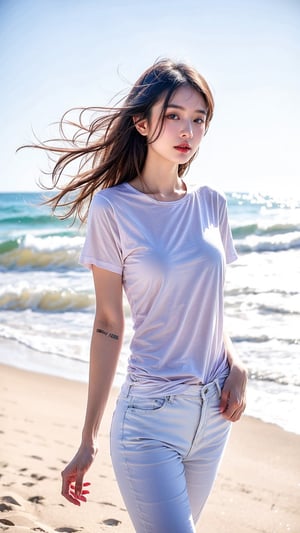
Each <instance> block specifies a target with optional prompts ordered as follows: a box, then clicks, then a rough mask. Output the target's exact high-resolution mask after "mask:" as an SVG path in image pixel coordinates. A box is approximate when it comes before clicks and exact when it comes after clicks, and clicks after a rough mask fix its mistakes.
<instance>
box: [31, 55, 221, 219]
mask: <svg viewBox="0 0 300 533" xmlns="http://www.w3.org/2000/svg"><path fill="white" fill-rule="evenodd" d="M183 85H189V86H191V87H192V88H193V89H195V90H196V91H197V92H199V93H200V94H201V95H202V96H203V98H204V99H205V102H206V105H207V117H206V130H207V128H208V126H209V123H210V121H211V119H212V116H213V109H214V100H213V96H212V93H211V91H210V88H209V86H208V84H207V82H206V81H205V79H204V78H203V77H202V76H201V74H199V72H197V70H195V69H194V68H193V67H191V66H189V65H187V64H185V63H174V62H173V61H171V60H169V59H162V60H159V61H156V62H155V63H154V64H153V65H152V66H151V67H149V68H148V69H147V70H146V71H145V72H144V73H143V74H142V75H141V76H140V78H139V79H138V80H137V81H136V83H135V84H134V86H133V87H132V89H131V91H130V93H129V94H128V96H127V97H126V99H125V100H124V103H121V104H119V105H118V107H113V108H108V107H93V108H91V107H88V108H81V109H77V110H75V111H77V112H78V113H79V119H78V120H77V122H74V121H73V120H71V119H70V118H69V117H70V116H71V113H73V112H74V109H71V110H69V111H67V112H66V113H65V114H64V115H63V117H62V119H61V121H60V126H59V131H60V139H59V144H58V145H56V143H57V141H55V140H50V141H45V142H42V143H39V144H33V145H31V146H32V147H35V148H40V149H42V150H45V151H47V152H48V153H49V154H51V153H53V154H55V155H56V156H57V157H58V159H57V161H56V162H55V164H54V167H53V169H52V171H51V175H52V184H51V185H50V186H46V185H45V184H44V183H42V182H41V181H40V186H41V187H42V188H43V189H47V190H56V191H57V190H58V191H59V192H56V194H55V195H53V196H51V198H50V199H47V200H46V201H45V203H47V204H49V205H51V207H52V210H53V212H55V210H56V209H57V208H58V207H63V208H64V210H63V213H61V211H60V214H58V215H57V216H59V217H60V218H68V217H75V218H76V217H78V218H79V219H80V220H81V221H84V220H85V219H86V216H87V211H88V208H89V205H90V202H91V200H92V197H93V194H94V193H95V191H96V190H98V189H105V188H108V187H113V186H114V185H118V184H120V183H122V182H125V181H126V182H129V181H131V180H132V179H133V178H135V177H136V176H140V175H141V173H142V171H143V167H144V164H145V161H146V156H147V139H146V138H145V137H144V136H142V135H140V134H139V133H138V131H137V129H136V127H135V124H134V121H136V118H137V117H138V120H143V119H149V118H150V115H151V109H152V107H153V105H154V104H155V103H156V102H157V101H158V100H160V99H161V98H164V100H163V105H162V113H161V117H160V123H159V125H158V131H157V134H156V138H155V139H157V137H158V136H159V135H160V133H161V130H162V127H163V116H164V113H165V110H166V108H167V106H168V103H169V101H170V98H171V97H172V95H173V93H174V92H175V91H176V90H177V89H178V88H179V87H181V86H183ZM91 112H92V113H97V118H95V119H94V120H90V122H89V123H88V124H87V125H86V124H85V123H84V122H85V117H86V116H87V115H88V114H89V113H91ZM67 126H73V127H75V133H74V135H73V136H72V137H71V138H70V139H69V138H68V136H67V135H66V127H67ZM155 139H152V141H150V142H153V141H154V140H155ZM195 155H196V154H195ZM195 155H194V156H193V157H192V158H191V159H190V160H189V161H188V162H187V163H185V164H183V165H179V166H178V175H179V176H182V175H183V174H184V173H185V172H186V171H187V170H188V168H189V166H190V164H191V162H192V160H193V159H194V157H195ZM74 162H77V163H78V164H79V165H78V171H77V172H76V174H75V175H73V177H71V178H70V180H69V181H68V183H67V184H64V183H63V182H64V180H63V174H64V173H65V171H66V169H69V168H70V165H71V164H73V163H74Z"/></svg>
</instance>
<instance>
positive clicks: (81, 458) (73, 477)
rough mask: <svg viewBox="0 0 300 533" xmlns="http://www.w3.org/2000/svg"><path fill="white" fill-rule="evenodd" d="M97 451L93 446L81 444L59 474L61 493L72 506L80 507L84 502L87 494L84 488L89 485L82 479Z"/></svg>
mask: <svg viewBox="0 0 300 533" xmlns="http://www.w3.org/2000/svg"><path fill="white" fill-rule="evenodd" d="M97 451H98V450H97V447H96V446H94V445H87V444H81V446H80V448H79V450H78V452H77V453H76V455H75V456H74V458H73V459H72V461H71V462H70V463H69V464H68V466H66V468H65V469H64V470H63V472H62V473H61V476H62V491H61V493H62V495H63V496H64V497H65V498H66V499H67V500H68V501H69V502H71V503H73V504H74V505H80V504H81V502H86V495H87V494H89V490H87V489H86V487H88V486H89V485H90V483H88V482H87V483H84V482H83V478H84V476H85V474H86V472H87V470H88V469H89V468H90V466H91V464H92V462H93V461H94V459H95V457H96V454H97Z"/></svg>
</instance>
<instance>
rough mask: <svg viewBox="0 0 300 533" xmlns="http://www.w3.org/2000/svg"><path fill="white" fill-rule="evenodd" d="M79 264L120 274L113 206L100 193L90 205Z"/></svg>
mask: <svg viewBox="0 0 300 533" xmlns="http://www.w3.org/2000/svg"><path fill="white" fill-rule="evenodd" d="M79 263H81V264H82V265H84V266H86V267H87V268H91V267H92V265H95V266H97V267H99V268H103V269H104V270H109V271H111V272H115V273H116V274H122V270H123V261H122V251H121V243H120V235H119V231H118V225H117V221H116V217H115V213H114V209H113V206H112V205H111V203H110V202H109V201H108V200H107V199H106V198H105V197H104V195H103V194H101V192H99V193H97V194H96V195H95V196H94V198H93V200H92V202H91V205H90V209H89V214H88V221H87V231H86V237H85V242H84V245H83V248H82V251H81V254H80V257H79Z"/></svg>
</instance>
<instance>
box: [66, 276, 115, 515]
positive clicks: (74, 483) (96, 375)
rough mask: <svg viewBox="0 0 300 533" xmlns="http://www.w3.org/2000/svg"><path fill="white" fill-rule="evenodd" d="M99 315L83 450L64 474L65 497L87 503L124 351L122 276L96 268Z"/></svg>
mask: <svg viewBox="0 0 300 533" xmlns="http://www.w3.org/2000/svg"><path fill="white" fill-rule="evenodd" d="M93 277H94V286H95V295H96V313H95V320H94V326H93V333H92V339H91V350H90V372H89V387H88V400H87V407H86V416H85V422H84V426H83V430H82V441H81V444H80V447H79V449H78V451H77V453H76V455H75V456H74V458H73V459H72V461H71V462H70V463H69V464H68V466H67V467H66V468H65V469H64V471H63V472H62V495H63V496H64V497H65V498H67V500H69V501H70V502H71V503H74V504H75V505H80V502H81V501H85V500H86V498H85V496H84V495H85V494H86V493H87V491H85V490H84V486H85V485H84V483H83V478H84V475H85V473H86V471H87V470H88V469H89V467H90V466H91V464H92V462H93V460H94V458H95V456H96V453H97V449H98V444H97V435H98V431H99V426H100V423H101V420H102V417H103V413H104V410H105V406H106V403H107V400H108V396H109V392H110V389H111V386H112V383H113V379H114V375H115V372H116V367H117V363H118V359H119V354H120V351H121V345H122V338H123V330H124V315H123V300H122V276H121V275H119V274H115V273H113V272H110V271H107V270H103V269H101V268H98V267H95V266H93Z"/></svg>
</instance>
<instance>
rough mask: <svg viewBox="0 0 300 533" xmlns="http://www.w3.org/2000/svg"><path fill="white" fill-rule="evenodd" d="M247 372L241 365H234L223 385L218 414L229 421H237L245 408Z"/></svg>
mask: <svg viewBox="0 0 300 533" xmlns="http://www.w3.org/2000/svg"><path fill="white" fill-rule="evenodd" d="M246 385H247V370H246V368H245V367H244V366H243V364H242V363H240V362H239V363H234V364H233V365H232V366H231V369H230V373H229V375H228V377H227V379H226V381H225V383H224V387H223V390H222V394H221V402H220V412H221V413H222V415H223V416H224V418H227V420H230V421H231V422H236V421H237V420H239V419H240V418H241V416H242V414H243V412H244V411H245V408H246Z"/></svg>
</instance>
